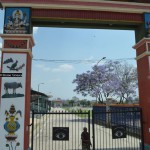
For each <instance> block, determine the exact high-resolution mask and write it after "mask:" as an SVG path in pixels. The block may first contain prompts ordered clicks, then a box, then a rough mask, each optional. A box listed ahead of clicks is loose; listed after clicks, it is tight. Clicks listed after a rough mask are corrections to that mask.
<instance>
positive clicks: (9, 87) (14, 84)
mask: <svg viewBox="0 0 150 150" xmlns="http://www.w3.org/2000/svg"><path fill="white" fill-rule="evenodd" d="M18 88H22V84H21V83H17V82H5V83H4V90H5V94H4V95H3V96H2V98H14V97H23V96H24V94H21V93H17V92H16V89H18ZM10 90H12V93H10Z"/></svg>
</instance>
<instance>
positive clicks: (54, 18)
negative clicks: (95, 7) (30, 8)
mask: <svg viewBox="0 0 150 150" xmlns="http://www.w3.org/2000/svg"><path fill="white" fill-rule="evenodd" d="M32 19H41V20H42V19H45V20H50V19H53V20H74V21H76V20H80V21H84V20H88V21H104V22H105V21H106V22H107V21H113V22H126V23H128V22H131V23H142V22H140V21H124V20H105V19H80V18H60V17H57V18H56V17H32Z"/></svg>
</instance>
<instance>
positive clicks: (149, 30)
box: [144, 13, 150, 37]
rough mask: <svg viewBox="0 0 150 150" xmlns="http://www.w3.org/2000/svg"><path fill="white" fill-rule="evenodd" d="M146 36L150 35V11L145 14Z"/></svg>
mask: <svg viewBox="0 0 150 150" xmlns="http://www.w3.org/2000/svg"><path fill="white" fill-rule="evenodd" d="M144 18H145V29H146V37H150V13H145V14H144Z"/></svg>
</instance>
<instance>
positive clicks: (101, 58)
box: [96, 57, 106, 103]
mask: <svg viewBox="0 0 150 150" xmlns="http://www.w3.org/2000/svg"><path fill="white" fill-rule="evenodd" d="M104 59H106V57H103V58H101V59H100V60H99V61H98V62H97V64H96V66H98V64H99V63H100V62H101V61H102V60H104ZM96 75H97V72H96ZM97 97H98V96H97V95H96V103H97Z"/></svg>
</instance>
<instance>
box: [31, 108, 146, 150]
mask: <svg viewBox="0 0 150 150" xmlns="http://www.w3.org/2000/svg"><path fill="white" fill-rule="evenodd" d="M141 121H142V115H141V110H133V111H123V110H119V111H97V112H95V111H88V112H83V111H78V112H66V111H59V112H58V111H57V112H50V113H35V112H33V113H32V134H31V145H30V147H31V149H32V150H82V144H81V133H82V131H83V127H87V128H88V132H89V133H90V138H91V143H92V147H91V150H144V145H143V134H142V123H141Z"/></svg>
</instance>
